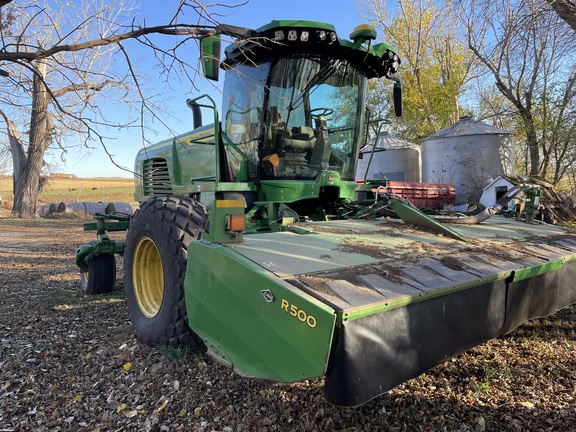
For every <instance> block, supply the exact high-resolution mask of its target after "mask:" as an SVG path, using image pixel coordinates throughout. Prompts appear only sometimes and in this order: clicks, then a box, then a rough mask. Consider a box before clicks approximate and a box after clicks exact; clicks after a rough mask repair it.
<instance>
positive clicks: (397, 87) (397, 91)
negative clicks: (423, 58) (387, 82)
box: [393, 81, 402, 117]
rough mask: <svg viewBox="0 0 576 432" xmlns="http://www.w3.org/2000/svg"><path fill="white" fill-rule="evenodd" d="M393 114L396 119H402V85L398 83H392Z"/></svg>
mask: <svg viewBox="0 0 576 432" xmlns="http://www.w3.org/2000/svg"><path fill="white" fill-rule="evenodd" d="M393 91H394V93H393V96H394V113H395V114H396V117H402V84H400V83H399V82H398V81H396V82H395V83H394V90H393Z"/></svg>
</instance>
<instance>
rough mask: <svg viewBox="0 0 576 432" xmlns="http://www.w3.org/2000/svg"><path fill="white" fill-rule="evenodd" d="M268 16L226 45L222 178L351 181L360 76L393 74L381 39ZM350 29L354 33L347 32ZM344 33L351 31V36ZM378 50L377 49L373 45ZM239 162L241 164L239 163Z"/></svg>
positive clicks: (393, 60)
mask: <svg viewBox="0 0 576 432" xmlns="http://www.w3.org/2000/svg"><path fill="white" fill-rule="evenodd" d="M296 23H297V25H295V22H282V21H274V22H272V23H271V24H269V25H268V26H265V27H263V28H261V29H259V30H256V31H252V33H251V34H248V37H247V38H246V39H245V40H243V41H242V42H238V43H237V44H235V45H232V46H230V47H228V48H227V50H226V60H225V61H224V62H223V65H224V66H223V67H224V68H225V69H226V79H225V84H224V98H223V116H222V131H223V132H224V137H225V138H224V139H225V140H226V139H229V140H230V142H231V143H232V144H233V145H227V146H225V149H226V150H225V151H226V160H227V164H228V165H227V167H226V169H227V171H228V173H229V179H230V180H232V181H234V180H235V179H237V178H238V177H239V173H242V175H243V176H245V175H246V174H245V172H246V171H247V178H246V179H245V180H247V181H258V180H314V179H315V178H316V177H317V176H318V175H319V174H320V173H321V172H322V171H326V170H329V171H332V172H334V173H338V174H339V176H340V179H341V180H343V181H354V177H355V171H356V161H357V156H358V150H359V148H360V146H361V142H360V141H361V137H362V127H363V123H364V119H363V114H364V98H365V89H366V81H367V77H374V76H386V77H388V78H390V79H394V80H399V79H398V77H397V75H395V74H396V72H397V71H396V68H397V67H398V63H399V59H398V57H397V56H396V55H395V54H394V53H393V52H392V51H391V50H390V49H389V48H390V47H388V46H387V45H385V44H379V45H376V46H374V47H372V46H370V45H369V44H368V48H365V47H364V46H363V45H362V44H363V43H364V42H365V41H366V39H373V38H374V37H375V34H370V35H369V36H366V35H365V33H364V34H362V36H361V37H358V40H356V39H355V40H354V43H352V42H350V41H343V40H339V39H338V38H337V36H336V33H335V31H334V29H333V27H332V26H330V25H327V24H321V23H309V22H296ZM353 35H354V34H353ZM353 35H351V36H353ZM375 48H378V50H377V51H374V49H375ZM246 165H247V168H246Z"/></svg>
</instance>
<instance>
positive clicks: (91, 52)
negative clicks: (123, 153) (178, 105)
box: [0, 0, 236, 217]
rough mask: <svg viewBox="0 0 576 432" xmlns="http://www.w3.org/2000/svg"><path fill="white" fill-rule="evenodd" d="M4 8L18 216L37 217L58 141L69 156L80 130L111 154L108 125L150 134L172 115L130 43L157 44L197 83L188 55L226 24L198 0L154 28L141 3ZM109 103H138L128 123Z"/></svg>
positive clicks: (172, 69) (4, 103) (5, 97)
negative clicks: (45, 170)
mask: <svg viewBox="0 0 576 432" xmlns="http://www.w3.org/2000/svg"><path fill="white" fill-rule="evenodd" d="M0 7H1V8H0V41H1V44H2V47H1V49H0V69H2V71H3V74H2V75H3V76H4V78H2V77H0V79H3V89H4V91H3V92H2V95H0V117H1V119H3V122H4V123H5V125H6V127H5V133H6V135H7V136H8V142H9V146H10V150H11V153H12V159H13V168H14V195H15V197H14V207H13V214H14V215H15V216H19V217H31V216H33V215H34V213H35V208H36V203H37V200H38V196H39V191H40V187H41V184H42V178H41V171H42V166H43V164H44V154H45V152H46V150H47V149H48V148H49V147H54V148H59V149H60V150H61V151H63V152H65V151H66V150H67V146H68V145H70V142H71V141H72V136H73V135H74V136H75V140H76V141H77V142H78V143H79V144H78V145H82V146H88V145H89V143H90V142H93V141H96V142H98V143H100V144H101V145H102V146H104V148H105V150H106V151H107V152H108V150H107V149H106V146H105V142H106V141H105V139H106V136H105V135H104V134H103V132H102V131H106V129H107V128H110V127H114V128H120V127H128V126H134V125H135V124H136V125H138V122H140V123H139V126H140V127H141V128H142V130H144V122H145V118H146V116H148V117H150V116H151V117H155V118H157V119H158V120H160V121H162V119H160V118H159V117H158V114H157V113H158V112H159V111H160V110H157V109H155V107H154V105H153V102H152V99H151V98H150V97H147V91H146V88H145V85H144V83H143V82H142V80H141V79H140V72H139V71H138V61H137V59H136V58H135V57H134V56H133V54H131V53H130V51H129V50H128V49H127V48H126V44H127V43H129V42H130V41H133V42H135V43H139V44H140V45H143V46H144V47H145V48H147V49H149V52H150V53H151V54H152V55H153V56H154V57H155V58H156V59H157V63H158V66H159V71H158V72H159V74H161V76H163V78H164V79H165V80H167V81H168V80H170V79H173V78H174V77H177V78H178V79H180V80H182V79H185V80H188V82H193V80H194V78H195V74H196V73H197V71H196V67H195V64H191V63H188V62H187V61H186V60H185V59H189V58H191V56H190V55H189V52H188V51H187V52H186V53H182V54H181V53H180V51H183V47H184V46H185V45H186V43H187V42H189V41H190V40H191V39H198V38H200V37H203V36H207V35H210V34H214V33H216V26H217V25H218V22H217V21H216V18H217V17H218V15H210V14H209V13H208V7H207V6H205V5H203V4H202V3H200V2H199V1H198V0H191V1H184V0H183V1H181V2H179V4H178V5H177V7H176V8H175V10H174V13H173V17H172V19H171V20H170V21H169V22H168V23H167V24H165V25H160V26H154V27H147V26H146V25H145V23H139V22H137V21H136V20H135V19H134V18H133V17H134V14H135V9H134V6H131V5H129V4H128V3H127V2H126V1H123V0H116V1H112V2H106V3H102V2H101V1H95V0H84V1H83V2H82V3H81V4H78V3H74V4H70V5H68V4H63V3H60V9H55V8H56V7H57V6H56V4H55V3H53V2H44V3H43V4H42V2H38V1H35V2H32V1H31V2H28V3H26V2H17V3H12V4H8V5H4V6H3V5H1V4H0ZM222 7H223V6H222ZM225 7H236V6H225ZM186 12H188V15H190V13H189V12H192V13H193V16H194V17H196V18H197V19H198V23H200V24H198V23H197V24H184V23H181V22H180V21H181V19H182V18H183V16H184V14H185V13H186ZM215 17H216V18H215ZM158 35H170V36H178V39H177V40H173V41H172V43H171V44H165V43H164V44H161V43H160V42H159V41H158V40H157V39H154V38H155V37H157V36H158ZM187 48H188V50H189V46H188V47H187ZM104 100H106V101H107V103H108V104H126V103H127V102H126V101H130V100H132V101H134V103H135V104H138V106H136V105H132V106H133V109H135V110H136V111H133V116H132V117H129V118H127V119H124V121H121V122H119V121H118V119H116V118H110V116H109V113H108V112H107V111H105V110H103V109H101V108H100V104H101V103H102V101H104ZM112 115H113V114H112ZM24 137H25V138H24Z"/></svg>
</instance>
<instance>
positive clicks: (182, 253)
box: [124, 196, 206, 346]
mask: <svg viewBox="0 0 576 432" xmlns="http://www.w3.org/2000/svg"><path fill="white" fill-rule="evenodd" d="M205 223H206V211H205V207H204V205H202V204H201V203H199V202H198V201H193V200H190V199H188V198H184V197H181V196H167V197H157V198H151V199H150V200H148V201H146V202H145V203H144V204H142V206H141V207H140V210H139V211H138V212H136V214H135V215H134V217H133V218H132V221H131V223H130V229H129V230H128V235H127V237H126V247H125V250H124V285H125V289H126V301H127V304H128V310H129V312H130V317H131V319H132V325H133V326H134V330H135V332H136V335H137V336H138V337H139V338H140V339H142V340H143V341H144V342H146V343H148V344H150V345H159V346H180V345H194V344H199V343H201V342H200V340H199V338H198V337H197V336H196V335H195V334H194V332H193V331H192V330H191V329H190V327H189V326H188V318H187V315H186V304H185V301H184V276H185V272H186V259H187V248H188V244H190V242H191V241H192V240H197V239H199V238H200V237H201V235H202V232H203V231H204V225H205Z"/></svg>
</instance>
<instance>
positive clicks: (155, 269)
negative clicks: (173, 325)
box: [132, 237, 164, 318]
mask: <svg viewBox="0 0 576 432" xmlns="http://www.w3.org/2000/svg"><path fill="white" fill-rule="evenodd" d="M132 281H133V285H134V295H135V296H136V301H137V302H138V306H139V307H140V310H141V311H142V313H143V314H144V315H145V316H146V317H148V318H153V317H155V316H156V315H157V314H158V312H159V311H160V307H161V306H162V298H163V297H164V269H163V268H162V259H161V258H160V253H159V252H158V248H157V247H156V244H154V242H153V241H152V239H151V238H150V237H142V238H141V239H140V241H139V242H138V245H137V246H136V250H135V251H134V261H133V263H132Z"/></svg>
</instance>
